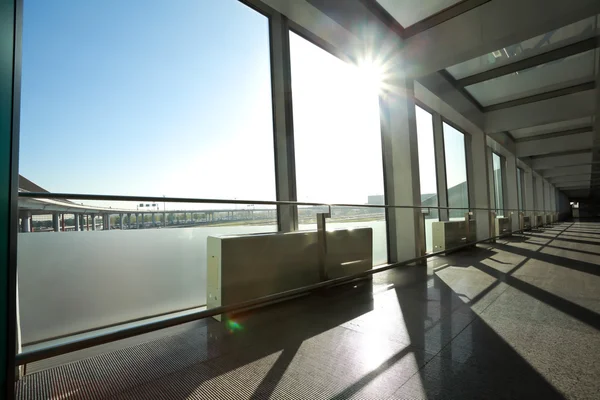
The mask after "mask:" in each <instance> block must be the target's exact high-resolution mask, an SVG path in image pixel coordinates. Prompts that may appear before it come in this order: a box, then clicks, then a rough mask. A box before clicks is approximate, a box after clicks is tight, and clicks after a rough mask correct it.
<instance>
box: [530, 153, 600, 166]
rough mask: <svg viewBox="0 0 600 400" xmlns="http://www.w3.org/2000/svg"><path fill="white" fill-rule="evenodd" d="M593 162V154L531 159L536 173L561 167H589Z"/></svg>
mask: <svg viewBox="0 0 600 400" xmlns="http://www.w3.org/2000/svg"><path fill="white" fill-rule="evenodd" d="M591 162H592V153H591V152H582V153H575V154H566V155H557V156H547V157H536V158H532V159H531V168H533V169H534V170H536V171H539V170H545V169H554V168H560V167H571V166H576V165H588V164H590V163H591Z"/></svg>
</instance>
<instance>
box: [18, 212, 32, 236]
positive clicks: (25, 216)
mask: <svg viewBox="0 0 600 400" xmlns="http://www.w3.org/2000/svg"><path fill="white" fill-rule="evenodd" d="M19 214H20V218H21V232H31V213H30V212H29V211H21V212H20V213H19Z"/></svg>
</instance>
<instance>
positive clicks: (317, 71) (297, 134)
mask: <svg viewBox="0 0 600 400" xmlns="http://www.w3.org/2000/svg"><path fill="white" fill-rule="evenodd" d="M290 54H291V72H292V97H293V98H292V100H293V101H292V103H293V113H294V147H295V159H296V185H297V194H298V201H303V202H321V203H323V202H326V203H346V204H347V203H351V204H365V203H370V204H384V183H383V158H382V148H381V128H380V115H379V87H378V85H377V82H376V79H374V78H375V77H374V76H373V75H372V74H370V72H372V69H371V71H368V70H366V69H365V70H363V69H361V68H359V67H357V66H355V65H351V64H348V63H346V62H344V61H342V60H340V59H339V58H337V57H336V56H334V55H332V54H330V53H329V52H327V51H325V50H323V49H321V48H320V47H318V46H316V45H314V44H313V43H311V42H309V41H307V40H306V39H304V38H302V37H301V36H299V35H297V34H295V33H293V32H290ZM316 212H320V210H319V209H317V208H314V207H300V208H299V210H298V214H299V217H298V218H299V224H300V229H314V228H315V226H316V225H315V213H316ZM328 225H329V226H331V227H340V228H341V227H360V226H365V227H371V228H372V229H373V260H374V264H381V263H385V262H387V239H386V223H385V212H384V209H383V208H365V207H362V208H361V207H355V208H352V207H343V208H342V207H338V208H334V209H333V210H332V218H331V221H330V222H329V224H328Z"/></svg>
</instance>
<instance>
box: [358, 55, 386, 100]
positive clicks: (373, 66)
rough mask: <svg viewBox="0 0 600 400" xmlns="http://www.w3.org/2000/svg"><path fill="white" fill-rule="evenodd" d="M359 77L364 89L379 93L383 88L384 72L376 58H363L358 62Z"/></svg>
mask: <svg viewBox="0 0 600 400" xmlns="http://www.w3.org/2000/svg"><path fill="white" fill-rule="evenodd" d="M357 67H358V72H359V79H360V80H361V82H360V83H361V84H362V85H364V88H365V90H369V91H370V90H372V91H375V92H376V93H379V94H381V93H382V92H383V90H384V88H385V79H386V76H385V75H386V74H385V70H384V68H383V66H382V65H381V64H380V63H378V62H377V61H376V60H372V59H368V58H363V59H361V60H359V62H358V64H357Z"/></svg>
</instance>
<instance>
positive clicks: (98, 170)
mask: <svg viewBox="0 0 600 400" xmlns="http://www.w3.org/2000/svg"><path fill="white" fill-rule="evenodd" d="M24 6H25V9H24V28H23V72H22V75H23V77H22V94H21V97H22V108H21V143H20V146H21V155H20V172H21V174H23V175H24V176H26V177H27V178H29V179H31V180H32V181H34V182H35V183H37V184H39V185H40V186H42V187H44V188H46V189H48V190H51V191H56V192H83V193H114V194H123V195H158V196H162V195H168V196H182V197H211V198H231V199H233V198H238V199H239V198H247V199H266V200H275V173H274V158H273V128H272V126H273V122H272V116H271V113H272V111H271V85H270V64H269V60H270V50H269V36H268V31H269V25H268V19H267V18H266V17H265V16H263V15H261V14H259V13H257V12H256V11H254V10H252V9H250V8H249V7H247V6H245V5H243V4H241V3H240V2H238V1H233V0H228V1H223V0H206V1H196V0H181V1H176V2H172V1H166V0H162V1H154V2H152V3H151V5H149V4H147V2H145V1H141V0H134V1H125V2H123V1H115V0H111V1H101V0H86V1H65V0H60V1H51V2H49V1H44V0H31V1H27V2H26V4H24ZM142 8H143V10H144V12H143V13H140V9H142ZM224 23H226V24H227V26H230V29H227V30H225V31H223V34H219V35H215V34H214V32H215V29H216V28H217V27H219V26H221V25H222V24H224ZM250 77H251V79H250Z"/></svg>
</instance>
